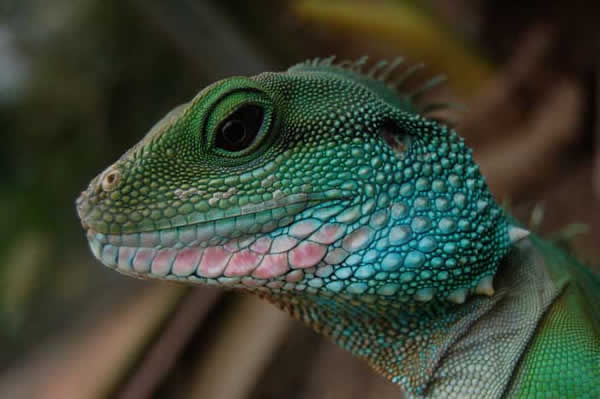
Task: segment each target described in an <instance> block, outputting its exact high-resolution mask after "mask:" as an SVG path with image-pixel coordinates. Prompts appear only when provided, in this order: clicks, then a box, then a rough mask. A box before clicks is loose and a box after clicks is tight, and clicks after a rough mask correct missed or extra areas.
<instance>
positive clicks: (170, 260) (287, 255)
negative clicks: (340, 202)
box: [88, 231, 327, 291]
mask: <svg viewBox="0 0 600 399" xmlns="http://www.w3.org/2000/svg"><path fill="white" fill-rule="evenodd" d="M149 234H150V233H149ZM154 235H158V233H156V234H154ZM124 237H126V236H120V237H115V236H106V235H102V234H97V233H95V232H93V231H89V232H88V240H89V245H90V248H91V250H92V252H93V253H94V255H95V257H96V258H98V259H99V260H100V261H101V262H102V263H104V264H105V265H106V266H108V267H110V268H113V269H115V270H116V271H119V272H121V273H123V274H127V275H130V276H133V277H138V278H157V279H166V280H177V281H185V282H192V283H204V284H215V285H221V286H230V287H240V288H246V289H257V288H260V287H263V286H264V287H266V288H268V289H269V290H270V291H272V290H274V289H279V288H281V289H282V290H291V289H292V290H298V289H303V287H302V284H301V280H303V279H304V277H305V273H310V272H311V271H313V270H310V269H314V268H316V267H317V266H319V265H325V266H326V264H325V263H324V262H322V261H323V260H324V258H325V255H326V253H327V245H326V244H324V243H318V242H314V241H309V240H300V239H297V238H294V237H292V236H289V235H286V234H273V235H271V234H261V235H247V236H245V237H240V238H235V239H220V240H216V241H221V243H217V244H216V245H214V244H213V245H211V241H210V240H209V241H208V242H202V243H201V244H198V243H196V244H194V245H188V246H185V245H186V244H183V243H181V242H169V246H166V245H165V244H166V243H164V242H162V243H159V244H158V245H155V246H153V247H151V246H135V245H127V244H135V243H136V242H131V241H130V242H128V239H125V238H124ZM137 242H138V243H139V242H140V240H139V238H138V239H137ZM212 242H214V241H212ZM119 243H121V244H122V245H119Z"/></svg>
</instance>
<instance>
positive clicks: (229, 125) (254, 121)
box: [215, 105, 264, 152]
mask: <svg viewBox="0 0 600 399" xmlns="http://www.w3.org/2000/svg"><path fill="white" fill-rule="evenodd" d="M263 119H264V112H263V109H262V108H261V107H259V106H258V105H246V106H244V107H242V108H240V109H238V110H237V111H235V112H234V113H233V114H231V115H230V116H229V117H228V118H227V119H225V120H224V121H223V122H221V124H220V125H219V127H218V128H217V132H216V136H215V146H216V147H217V148H221V149H223V150H225V151H229V152H238V151H242V150H245V149H246V148H248V147H249V146H250V145H251V144H252V143H253V142H254V140H255V139H256V136H257V135H258V133H259V132H260V129H261V127H262V124H263Z"/></svg>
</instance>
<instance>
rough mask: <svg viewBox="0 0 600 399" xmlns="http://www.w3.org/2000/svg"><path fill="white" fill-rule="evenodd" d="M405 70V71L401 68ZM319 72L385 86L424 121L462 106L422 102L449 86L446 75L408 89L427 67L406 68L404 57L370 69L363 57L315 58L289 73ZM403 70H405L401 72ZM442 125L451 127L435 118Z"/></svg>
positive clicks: (384, 62)
mask: <svg viewBox="0 0 600 399" xmlns="http://www.w3.org/2000/svg"><path fill="white" fill-rule="evenodd" d="M403 66H405V68H403V69H402V67H403ZM306 68H308V69H313V68H314V69H319V70H328V71H331V72H338V73H339V72H342V73H346V72H350V73H353V74H357V75H359V77H361V78H366V79H372V80H374V81H377V82H381V83H383V84H384V85H385V86H386V87H388V88H390V89H392V90H393V91H394V92H395V93H396V94H397V95H398V96H399V97H400V98H401V99H402V100H403V101H404V102H406V103H407V105H408V106H409V108H411V109H414V110H415V111H416V112H418V113H419V114H421V115H423V116H425V117H431V113H433V112H437V111H441V110H445V109H448V108H457V107H460V106H459V105H456V104H452V103H449V102H429V101H427V100H425V101H424V102H419V101H418V100H419V98H420V97H422V96H423V95H424V94H426V93H428V92H430V91H432V90H433V89H435V88H438V87H439V86H441V85H442V84H443V83H445V82H446V80H447V78H446V76H445V75H435V76H433V77H430V78H429V79H427V80H425V81H424V82H423V83H421V85H419V86H417V87H416V88H415V87H409V86H408V85H407V83H408V82H409V81H410V80H411V79H412V78H414V77H415V75H416V74H417V73H418V72H419V71H421V70H423V69H424V68H425V64H423V63H418V64H412V65H407V63H406V60H405V59H404V58H403V57H396V58H394V59H392V60H391V61H388V60H380V61H377V62H374V63H371V65H369V57H368V56H362V57H360V58H358V59H356V60H341V61H336V56H335V55H332V56H330V57H327V58H319V57H317V58H313V59H309V60H306V61H304V62H302V63H299V64H297V65H294V66H292V67H291V68H290V69H289V70H298V69H306ZM400 69H402V70H400ZM433 119H436V120H438V121H440V122H443V123H446V124H448V121H447V120H440V119H439V117H438V116H437V115H436V117H433Z"/></svg>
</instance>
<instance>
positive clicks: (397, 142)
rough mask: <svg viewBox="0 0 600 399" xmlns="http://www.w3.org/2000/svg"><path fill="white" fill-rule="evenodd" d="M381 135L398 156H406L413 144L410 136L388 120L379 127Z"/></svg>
mask: <svg viewBox="0 0 600 399" xmlns="http://www.w3.org/2000/svg"><path fill="white" fill-rule="evenodd" d="M379 135H380V136H381V137H382V138H383V139H384V140H385V142H386V143H387V144H388V145H389V146H390V147H391V148H392V150H394V152H395V153H396V154H404V153H405V152H407V151H408V150H409V149H410V147H411V144H412V137H411V136H410V134H409V133H408V132H407V131H406V130H405V129H403V128H401V127H400V126H398V125H397V124H396V123H395V122H394V121H392V120H389V119H388V120H386V121H385V122H383V123H382V124H381V126H380V127H379Z"/></svg>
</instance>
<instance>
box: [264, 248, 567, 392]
mask: <svg viewBox="0 0 600 399" xmlns="http://www.w3.org/2000/svg"><path fill="white" fill-rule="evenodd" d="M496 284H497V287H496V288H497V291H496V294H495V295H493V296H492V297H484V296H473V297H471V298H469V299H468V300H467V301H466V302H465V303H464V304H461V305H457V304H451V303H448V302H444V301H437V300H434V301H430V302H428V303H425V304H419V305H415V304H404V305H400V304H396V305H394V306H389V307H387V308H382V307H381V306H376V305H374V304H370V303H366V302H364V301H362V300H361V299H360V298H359V297H349V296H342V295H336V296H331V297H330V298H324V297H323V296H319V297H311V296H307V295H306V293H304V294H303V295H294V294H290V293H286V294H282V295H277V296H273V295H268V294H267V295H266V296H264V298H265V299H267V300H269V301H270V302H272V303H274V304H276V305H277V306H279V307H280V308H281V309H283V310H285V311H287V312H289V313H290V314H291V315H292V316H293V317H294V318H296V319H299V320H301V321H303V322H304V323H306V324H307V325H308V326H309V327H311V328H312V329H313V330H315V331H317V332H318V333H320V334H322V335H325V336H327V337H328V338H330V339H332V340H333V341H334V342H335V343H336V344H337V345H339V346H340V347H342V348H344V349H346V350H348V351H350V352H351V353H352V354H353V355H355V356H357V357H360V358H363V359H364V360H366V361H367V362H368V363H369V365H370V366H371V367H372V368H373V369H374V370H375V371H376V372H378V373H379V374H382V375H384V376H385V377H386V378H387V379H389V380H391V381H392V382H394V383H396V384H399V385H401V386H402V387H403V389H404V390H405V391H406V392H407V393H408V395H409V397H415V398H437V397H440V398H441V397H444V398H445V397H454V396H456V395H458V397H464V396H460V395H467V397H468V396H469V395H472V394H473V393H474V392H476V393H477V395H476V397H478V398H499V397H501V396H502V395H503V393H504V392H505V391H506V390H507V389H508V388H509V386H510V384H511V378H512V373H513V370H514V369H515V367H517V365H518V361H519V357H520V355H521V353H523V350H524V349H525V347H526V345H527V343H528V342H529V340H530V339H531V337H532V336H533V334H534V332H535V328H536V326H537V324H538V322H539V320H540V319H541V317H542V315H543V313H544V311H545V310H546V309H547V308H548V307H549V306H550V305H551V303H552V301H553V300H554V298H556V296H557V295H558V293H559V291H560V289H559V288H558V287H556V286H555V285H554V284H553V283H552V280H551V278H550V277H549V275H548V273H547V272H546V270H545V268H544V266H543V261H542V260H541V259H540V258H539V256H538V255H535V254H534V250H533V249H532V247H531V245H530V244H528V243H525V244H522V245H521V246H520V247H515V248H513V250H512V251H511V252H510V253H509V254H508V255H507V256H506V257H505V258H504V259H503V260H502V262H501V264H500V265H499V270H498V273H497V275H496ZM499 341H502V342H503V345H501V348H500V346H498V342H499ZM502 348H504V349H502ZM475 374H477V376H476V377H473V378H468V376H469V375H471V376H473V375H475ZM465 381H469V382H468V383H466V382H465ZM472 381H482V382H485V384H483V383H482V385H481V386H477V387H473V386H472V385H469V384H471V382H472Z"/></svg>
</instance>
